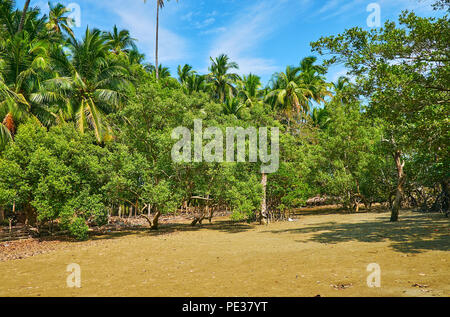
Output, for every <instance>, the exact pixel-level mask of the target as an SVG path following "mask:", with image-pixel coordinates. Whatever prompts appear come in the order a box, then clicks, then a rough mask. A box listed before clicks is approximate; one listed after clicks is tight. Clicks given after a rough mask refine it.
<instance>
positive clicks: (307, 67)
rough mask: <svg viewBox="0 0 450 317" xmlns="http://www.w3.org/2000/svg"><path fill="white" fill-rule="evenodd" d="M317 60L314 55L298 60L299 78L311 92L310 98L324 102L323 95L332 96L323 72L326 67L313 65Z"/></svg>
mask: <svg viewBox="0 0 450 317" xmlns="http://www.w3.org/2000/svg"><path fill="white" fill-rule="evenodd" d="M316 61H317V58H316V57H315V56H309V57H305V58H304V59H302V60H301V62H300V67H299V70H300V74H299V79H300V81H301V83H302V84H303V85H304V86H305V87H306V88H307V89H308V90H309V91H311V92H312V98H311V99H312V100H314V101H315V102H318V103H321V102H324V101H325V100H324V99H325V97H327V96H329V97H331V96H332V93H331V92H330V91H329V90H328V88H329V87H330V85H329V84H328V83H327V82H326V79H325V76H324V75H325V74H326V72H327V70H326V68H325V67H323V66H320V65H314V63H315V62H316Z"/></svg>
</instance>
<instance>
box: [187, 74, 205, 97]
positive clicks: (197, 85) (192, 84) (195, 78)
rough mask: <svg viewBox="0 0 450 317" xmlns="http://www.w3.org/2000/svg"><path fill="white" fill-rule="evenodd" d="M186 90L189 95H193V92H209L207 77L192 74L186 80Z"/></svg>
mask: <svg viewBox="0 0 450 317" xmlns="http://www.w3.org/2000/svg"><path fill="white" fill-rule="evenodd" d="M184 87H185V89H186V90H187V93H188V94H192V93H193V92H200V91H207V90H208V82H207V78H206V75H198V74H196V73H193V74H191V75H190V76H188V77H187V78H186V81H185V84H184Z"/></svg>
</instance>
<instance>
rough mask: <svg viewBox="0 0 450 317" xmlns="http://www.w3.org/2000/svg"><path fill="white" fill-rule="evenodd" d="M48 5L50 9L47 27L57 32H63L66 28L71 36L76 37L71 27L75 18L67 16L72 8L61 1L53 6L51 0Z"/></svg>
mask: <svg viewBox="0 0 450 317" xmlns="http://www.w3.org/2000/svg"><path fill="white" fill-rule="evenodd" d="M48 6H49V8H50V11H49V14H48V23H47V25H46V26H47V29H48V30H49V31H51V32H54V33H56V34H61V33H62V30H64V31H65V32H66V33H67V34H69V36H70V37H72V38H75V34H74V33H73V31H72V28H71V27H70V25H71V24H72V23H73V19H72V18H69V17H67V16H66V14H67V13H69V12H70V10H69V9H68V8H66V7H65V6H64V5H62V4H61V3H58V4H57V5H56V6H53V5H52V4H51V3H50V2H48Z"/></svg>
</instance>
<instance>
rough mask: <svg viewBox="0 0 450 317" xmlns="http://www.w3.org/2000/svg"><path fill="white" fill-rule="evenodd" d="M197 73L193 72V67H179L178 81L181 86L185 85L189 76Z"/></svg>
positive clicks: (186, 65)
mask: <svg viewBox="0 0 450 317" xmlns="http://www.w3.org/2000/svg"><path fill="white" fill-rule="evenodd" d="M195 73H196V71H195V70H192V66H191V65H188V64H185V65H184V66H183V67H181V65H178V81H179V82H180V84H184V83H185V82H186V80H187V79H188V77H189V76H191V75H192V74H195Z"/></svg>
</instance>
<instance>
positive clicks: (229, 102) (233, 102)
mask: <svg viewBox="0 0 450 317" xmlns="http://www.w3.org/2000/svg"><path fill="white" fill-rule="evenodd" d="M222 106H223V112H224V113H225V114H227V115H235V116H237V115H238V114H239V112H240V111H241V109H242V107H243V105H242V103H241V101H240V100H239V99H238V98H236V97H229V98H227V99H226V100H225V102H224V103H223V105H222Z"/></svg>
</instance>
